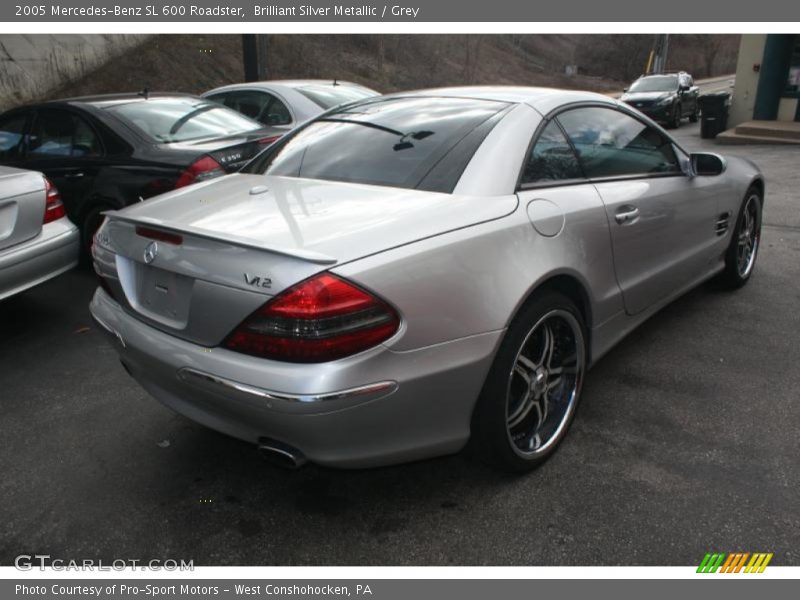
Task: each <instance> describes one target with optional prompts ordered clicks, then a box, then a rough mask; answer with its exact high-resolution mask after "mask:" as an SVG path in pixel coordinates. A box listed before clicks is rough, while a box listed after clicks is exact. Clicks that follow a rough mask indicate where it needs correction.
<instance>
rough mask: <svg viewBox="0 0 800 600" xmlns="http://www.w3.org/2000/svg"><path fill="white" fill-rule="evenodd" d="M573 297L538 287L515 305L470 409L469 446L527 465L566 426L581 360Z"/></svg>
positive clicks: (508, 463) (582, 337)
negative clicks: (492, 360) (537, 289)
mask: <svg viewBox="0 0 800 600" xmlns="http://www.w3.org/2000/svg"><path fill="white" fill-rule="evenodd" d="M585 332H586V326H585V324H584V318H583V313H582V311H581V310H580V309H579V308H578V306H577V304H576V302H575V300H573V299H572V298H570V297H569V296H566V295H565V294H562V293H561V292H559V291H556V290H542V291H541V292H539V293H536V294H535V295H534V296H533V297H531V298H530V299H529V300H528V301H527V302H526V303H525V305H524V306H523V307H522V308H521V309H520V311H519V314H517V315H516V316H515V317H514V319H513V320H512V322H511V323H510V325H509V327H508V330H507V331H506V334H505V336H504V337H503V341H502V343H501V344H500V347H499V349H498V351H497V354H496V356H495V358H494V362H493V363H492V367H491V369H490V370H489V374H488V375H487V377H486V382H485V383H484V386H483V389H482V390H481V395H480V397H479V398H478V402H477V404H476V406H475V411H474V413H473V415H472V425H471V430H472V437H471V441H470V447H471V449H472V450H473V451H474V452H475V454H476V455H477V456H478V457H479V458H481V459H482V460H484V461H486V462H489V463H491V464H492V465H494V466H496V467H500V468H503V469H505V470H508V471H518V472H521V471H528V470H530V469H532V468H534V467H537V466H538V465H540V464H542V463H543V462H544V461H545V460H546V459H547V458H548V457H549V456H551V455H552V454H553V452H554V451H555V449H556V448H557V447H558V445H559V443H560V442H561V440H562V439H563V438H564V436H565V435H566V433H567V429H568V428H569V425H570V423H571V422H572V418H573V416H574V415H575V409H576V407H577V405H578V400H579V398H580V393H581V386H582V384H583V376H584V373H585V371H586V368H587V367H586V365H587V362H588V358H587V357H588V352H587V342H586V334H585Z"/></svg>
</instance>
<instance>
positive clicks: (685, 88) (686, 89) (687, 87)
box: [681, 85, 691, 92]
mask: <svg viewBox="0 0 800 600" xmlns="http://www.w3.org/2000/svg"><path fill="white" fill-rule="evenodd" d="M690 89H691V88H690V87H689V86H688V85H682V86H681V91H682V92H688V91H689V90H690Z"/></svg>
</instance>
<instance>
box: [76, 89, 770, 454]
mask: <svg viewBox="0 0 800 600" xmlns="http://www.w3.org/2000/svg"><path fill="white" fill-rule="evenodd" d="M763 201H764V180H763V177H762V176H761V174H760V172H759V170H758V168H757V167H755V166H754V165H753V164H751V163H749V162H746V161H744V160H740V159H735V158H728V159H726V158H723V157H721V156H718V155H715V154H706V153H701V154H691V153H689V152H687V151H685V150H684V149H683V148H682V147H681V146H679V145H678V143H677V142H675V140H673V139H672V138H671V137H670V136H669V135H668V134H667V133H666V132H664V131H663V130H662V129H661V128H660V127H659V126H658V125H656V124H654V123H653V122H652V121H650V120H648V119H647V118H646V117H644V116H643V115H641V114H640V113H638V112H635V111H633V110H632V109H629V108H628V107H627V106H626V105H625V104H623V103H621V102H618V101H616V100H613V99H610V98H607V97H605V96H601V95H597V94H591V93H581V92H573V91H561V90H553V89H538V88H500V87H492V88H481V87H475V88H455V89H439V90H428V91H421V92H414V93H408V94H397V95H393V96H383V97H379V98H373V99H369V100H365V101H363V102H361V103H357V104H351V105H347V106H345V107H343V108H340V109H338V110H333V111H331V112H328V113H326V114H325V115H323V116H321V117H319V118H317V119H315V120H312V121H311V122H309V123H307V124H306V125H305V126H303V127H300V128H298V129H296V130H295V131H293V132H292V133H291V134H289V135H287V136H285V137H284V138H283V139H282V140H281V141H279V142H277V143H276V144H275V145H274V146H272V147H270V148H269V149H267V150H265V151H264V152H263V153H262V154H260V155H259V156H258V157H256V158H255V159H254V160H253V161H252V162H251V163H250V164H249V165H248V166H247V167H245V168H244V170H243V171H242V172H241V173H238V174H234V175H228V176H226V177H223V178H220V179H216V180H213V181H209V182H206V183H201V184H198V185H195V186H192V187H191V188H187V189H185V190H180V191H176V192H171V193H169V194H166V195H164V196H161V197H159V198H157V199H153V200H150V201H148V202H145V203H141V204H138V205H136V206H133V207H130V208H127V209H125V210H121V211H117V212H112V213H109V214H108V217H107V220H106V221H105V223H104V225H103V226H102V227H101V228H100V230H99V232H98V234H97V236H96V238H95V245H94V261H95V268H96V270H97V272H98V273H99V275H100V276H101V280H102V287H101V288H100V289H98V290H97V292H96V294H95V296H94V299H93V300H92V303H91V311H92V314H93V315H94V317H95V319H96V320H97V322H98V323H99V324H100V325H101V326H102V328H103V329H104V330H105V331H107V332H108V334H109V336H110V337H111V339H112V340H113V342H114V344H115V346H116V348H117V351H118V352H119V354H120V357H121V359H122V362H123V364H124V365H125V368H126V369H127V370H128V371H129V373H130V374H131V375H132V376H133V377H134V378H135V379H136V380H137V381H138V382H139V383H140V384H141V385H142V386H143V387H144V388H145V389H146V390H147V391H148V392H150V393H151V394H152V395H153V396H155V397H156V398H157V399H159V400H160V401H161V402H163V403H164V404H166V405H167V406H169V407H171V408H173V409H174V410H176V411H178V412H179V413H182V414H184V415H186V416H188V417H189V418H191V419H194V420H195V421H198V422H200V423H203V424H205V425H207V426H209V427H211V428H214V429H217V430H219V431H222V432H224V433H227V434H230V435H232V436H236V437H238V438H241V439H243V440H247V441H249V442H252V443H254V444H258V446H259V447H260V448H261V450H262V451H263V453H264V454H265V455H266V456H268V457H270V458H272V459H273V460H274V461H276V462H278V463H281V464H285V465H288V466H297V465H300V464H302V463H303V462H305V461H306V460H311V461H314V462H317V463H321V464H326V465H336V466H353V467H360V466H372V465H380V464H387V463H396V462H401V461H409V460H415V459H421V458H426V457H431V456H436V455H443V454H447V453H453V452H457V451H459V450H460V449H462V448H464V447H465V445H467V444H468V443H471V444H472V446H473V447H474V449H475V452H476V453H477V455H478V456H481V457H483V458H484V459H486V460H487V461H489V462H491V463H493V464H495V465H497V466H499V467H501V468H505V469H510V470H525V469H529V468H531V467H534V466H536V465H538V464H540V463H541V462H542V461H543V460H545V459H546V458H547V457H548V456H549V455H550V454H551V453H552V452H553V450H554V449H555V448H556V447H557V445H558V444H559V443H560V442H561V440H562V439H563V438H564V435H565V433H566V432H567V429H568V427H569V424H570V422H571V421H572V418H573V416H574V414H575V408H576V406H577V404H578V400H579V398H580V395H581V387H582V383H583V380H584V376H585V373H586V371H587V369H588V368H589V367H590V366H591V365H593V364H594V363H596V362H597V361H598V360H599V359H600V358H601V357H602V356H603V355H604V354H605V353H606V352H608V351H609V349H610V348H612V347H613V346H614V345H615V344H616V343H617V342H619V341H620V340H621V339H622V338H623V337H624V336H625V335H626V334H627V333H629V332H630V331H631V330H632V329H633V328H635V327H636V326H637V325H639V324H640V323H642V322H643V321H644V320H645V319H647V318H648V317H649V316H650V315H652V314H653V313H654V312H655V311H657V310H658V309H659V308H661V307H663V306H664V305H665V304H667V303H669V302H670V301H672V300H674V299H675V298H677V297H678V296H680V295H681V294H683V293H685V292H686V291H688V290H690V289H691V288H693V287H694V286H696V285H698V284H699V283H700V282H702V281H704V280H706V279H709V278H711V277H713V276H718V277H720V278H721V279H722V280H723V281H724V282H726V283H727V284H728V285H730V286H733V287H738V286H741V285H743V284H745V283H746V282H747V281H748V279H749V278H750V277H751V274H752V272H753V266H754V263H755V260H756V255H757V252H758V246H759V239H760V225H761V209H762V205H763ZM709 326H713V325H709Z"/></svg>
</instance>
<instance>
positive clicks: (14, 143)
mask: <svg viewBox="0 0 800 600" xmlns="http://www.w3.org/2000/svg"><path fill="white" fill-rule="evenodd" d="M26 121H27V115H25V114H16V115H13V116H10V117H6V118H5V119H3V120H2V121H0V160H11V159H14V158H17V157H18V156H19V155H20V154H21V153H22V140H23V138H24V134H25V122H26Z"/></svg>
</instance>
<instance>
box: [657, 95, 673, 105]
mask: <svg viewBox="0 0 800 600" xmlns="http://www.w3.org/2000/svg"><path fill="white" fill-rule="evenodd" d="M667 104H672V96H667V97H666V98H662V99H661V100H659V101H658V106H666V105H667Z"/></svg>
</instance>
